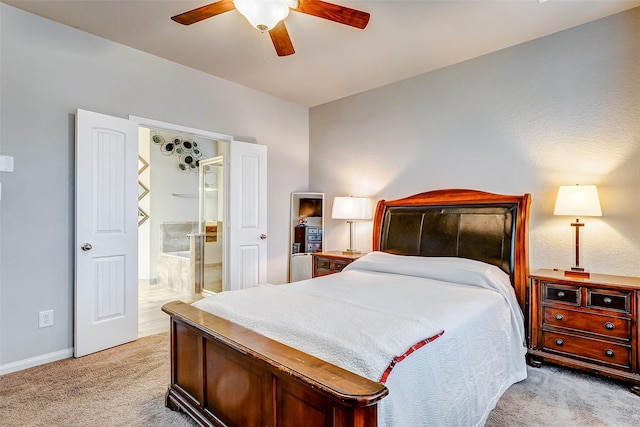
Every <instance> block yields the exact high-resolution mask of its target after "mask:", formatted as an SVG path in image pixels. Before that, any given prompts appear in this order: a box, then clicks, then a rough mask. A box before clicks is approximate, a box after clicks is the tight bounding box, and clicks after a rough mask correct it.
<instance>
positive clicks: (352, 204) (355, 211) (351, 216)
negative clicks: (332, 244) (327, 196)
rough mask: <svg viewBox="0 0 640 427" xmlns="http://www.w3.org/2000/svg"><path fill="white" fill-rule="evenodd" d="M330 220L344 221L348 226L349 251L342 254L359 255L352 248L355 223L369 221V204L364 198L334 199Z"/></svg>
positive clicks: (357, 251)
mask: <svg viewBox="0 0 640 427" xmlns="http://www.w3.org/2000/svg"><path fill="white" fill-rule="evenodd" d="M331 218H333V219H346V220H347V223H348V224H349V249H347V250H345V251H342V253H343V254H359V253H360V251H359V250H357V249H355V248H354V237H355V233H356V221H357V220H367V219H371V202H370V201H369V199H368V198H366V197H334V199H333V208H332V210H331Z"/></svg>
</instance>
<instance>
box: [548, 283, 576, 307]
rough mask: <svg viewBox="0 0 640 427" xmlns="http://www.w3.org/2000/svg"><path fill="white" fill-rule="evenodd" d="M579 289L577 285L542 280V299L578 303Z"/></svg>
mask: <svg viewBox="0 0 640 427" xmlns="http://www.w3.org/2000/svg"><path fill="white" fill-rule="evenodd" d="M580 289H581V288H579V287H577V286H567V285H560V284H558V283H549V282H543V286H542V300H543V301H552V302H559V303H563V304H571V305H580Z"/></svg>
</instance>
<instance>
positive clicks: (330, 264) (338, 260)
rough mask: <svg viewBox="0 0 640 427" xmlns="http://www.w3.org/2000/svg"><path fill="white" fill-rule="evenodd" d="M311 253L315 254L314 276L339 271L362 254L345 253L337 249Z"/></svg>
mask: <svg viewBox="0 0 640 427" xmlns="http://www.w3.org/2000/svg"><path fill="white" fill-rule="evenodd" d="M311 255H312V256H313V277H320V276H326V275H328V274H333V273H339V272H341V271H342V270H343V269H344V268H345V267H346V266H347V265H349V264H351V263H352V262H353V261H355V260H356V259H358V258H360V256H361V254H343V253H342V252H337V251H335V252H317V253H313V254H311Z"/></svg>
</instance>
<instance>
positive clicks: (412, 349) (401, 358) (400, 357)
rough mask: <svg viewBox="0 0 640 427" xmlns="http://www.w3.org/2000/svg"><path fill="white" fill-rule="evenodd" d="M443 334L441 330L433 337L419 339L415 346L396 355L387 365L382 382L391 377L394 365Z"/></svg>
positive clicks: (381, 378)
mask: <svg viewBox="0 0 640 427" xmlns="http://www.w3.org/2000/svg"><path fill="white" fill-rule="evenodd" d="M442 334H444V331H440V333H439V334H436V335H434V336H432V337H429V338H425V339H423V340H422V341H419V342H417V343H415V344H414V345H413V346H411V348H410V349H409V350H407V351H405V352H404V354H401V355H400V356H396V357H394V358H393V360H392V361H391V363H389V366H387V369H385V371H384V372H383V373H382V376H381V377H380V382H381V383H382V384H384V383H386V382H387V378H389V374H390V373H391V370H392V369H393V367H394V366H396V365H397V364H398V363H400V362H402V361H403V360H404V359H405V358H406V357H407V356H408V355H410V354H411V353H413V352H414V351H416V350H418V349H420V348H422V347H424V346H425V345H427V344H429V343H430V342H431V341H434V340H435V339H436V338H438V337H441V336H442Z"/></svg>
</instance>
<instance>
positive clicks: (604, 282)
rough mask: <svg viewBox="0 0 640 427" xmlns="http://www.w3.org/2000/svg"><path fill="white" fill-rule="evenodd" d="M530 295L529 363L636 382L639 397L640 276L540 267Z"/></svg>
mask: <svg viewBox="0 0 640 427" xmlns="http://www.w3.org/2000/svg"><path fill="white" fill-rule="evenodd" d="M530 278H531V292H530V295H529V298H530V299H529V309H530V329H529V334H530V336H529V339H530V342H529V351H528V356H529V363H530V364H531V365H532V366H540V365H541V364H542V362H543V361H547V362H551V363H555V364H559V365H563V366H567V367H571V368H575V369H581V370H585V371H588V372H591V373H595V374H600V375H604V376H607V377H610V378H615V379H618V380H623V381H628V382H631V383H633V384H634V385H633V386H632V388H631V390H632V391H633V392H634V393H635V394H638V395H640V360H639V355H638V342H639V341H640V328H639V325H638V320H639V319H638V307H639V306H640V278H637V277H625V276H611V275H606V274H593V273H592V274H591V275H590V277H586V278H580V277H571V276H565V273H564V271H562V270H538V271H536V272H534V273H533V274H532V275H531V276H530Z"/></svg>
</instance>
